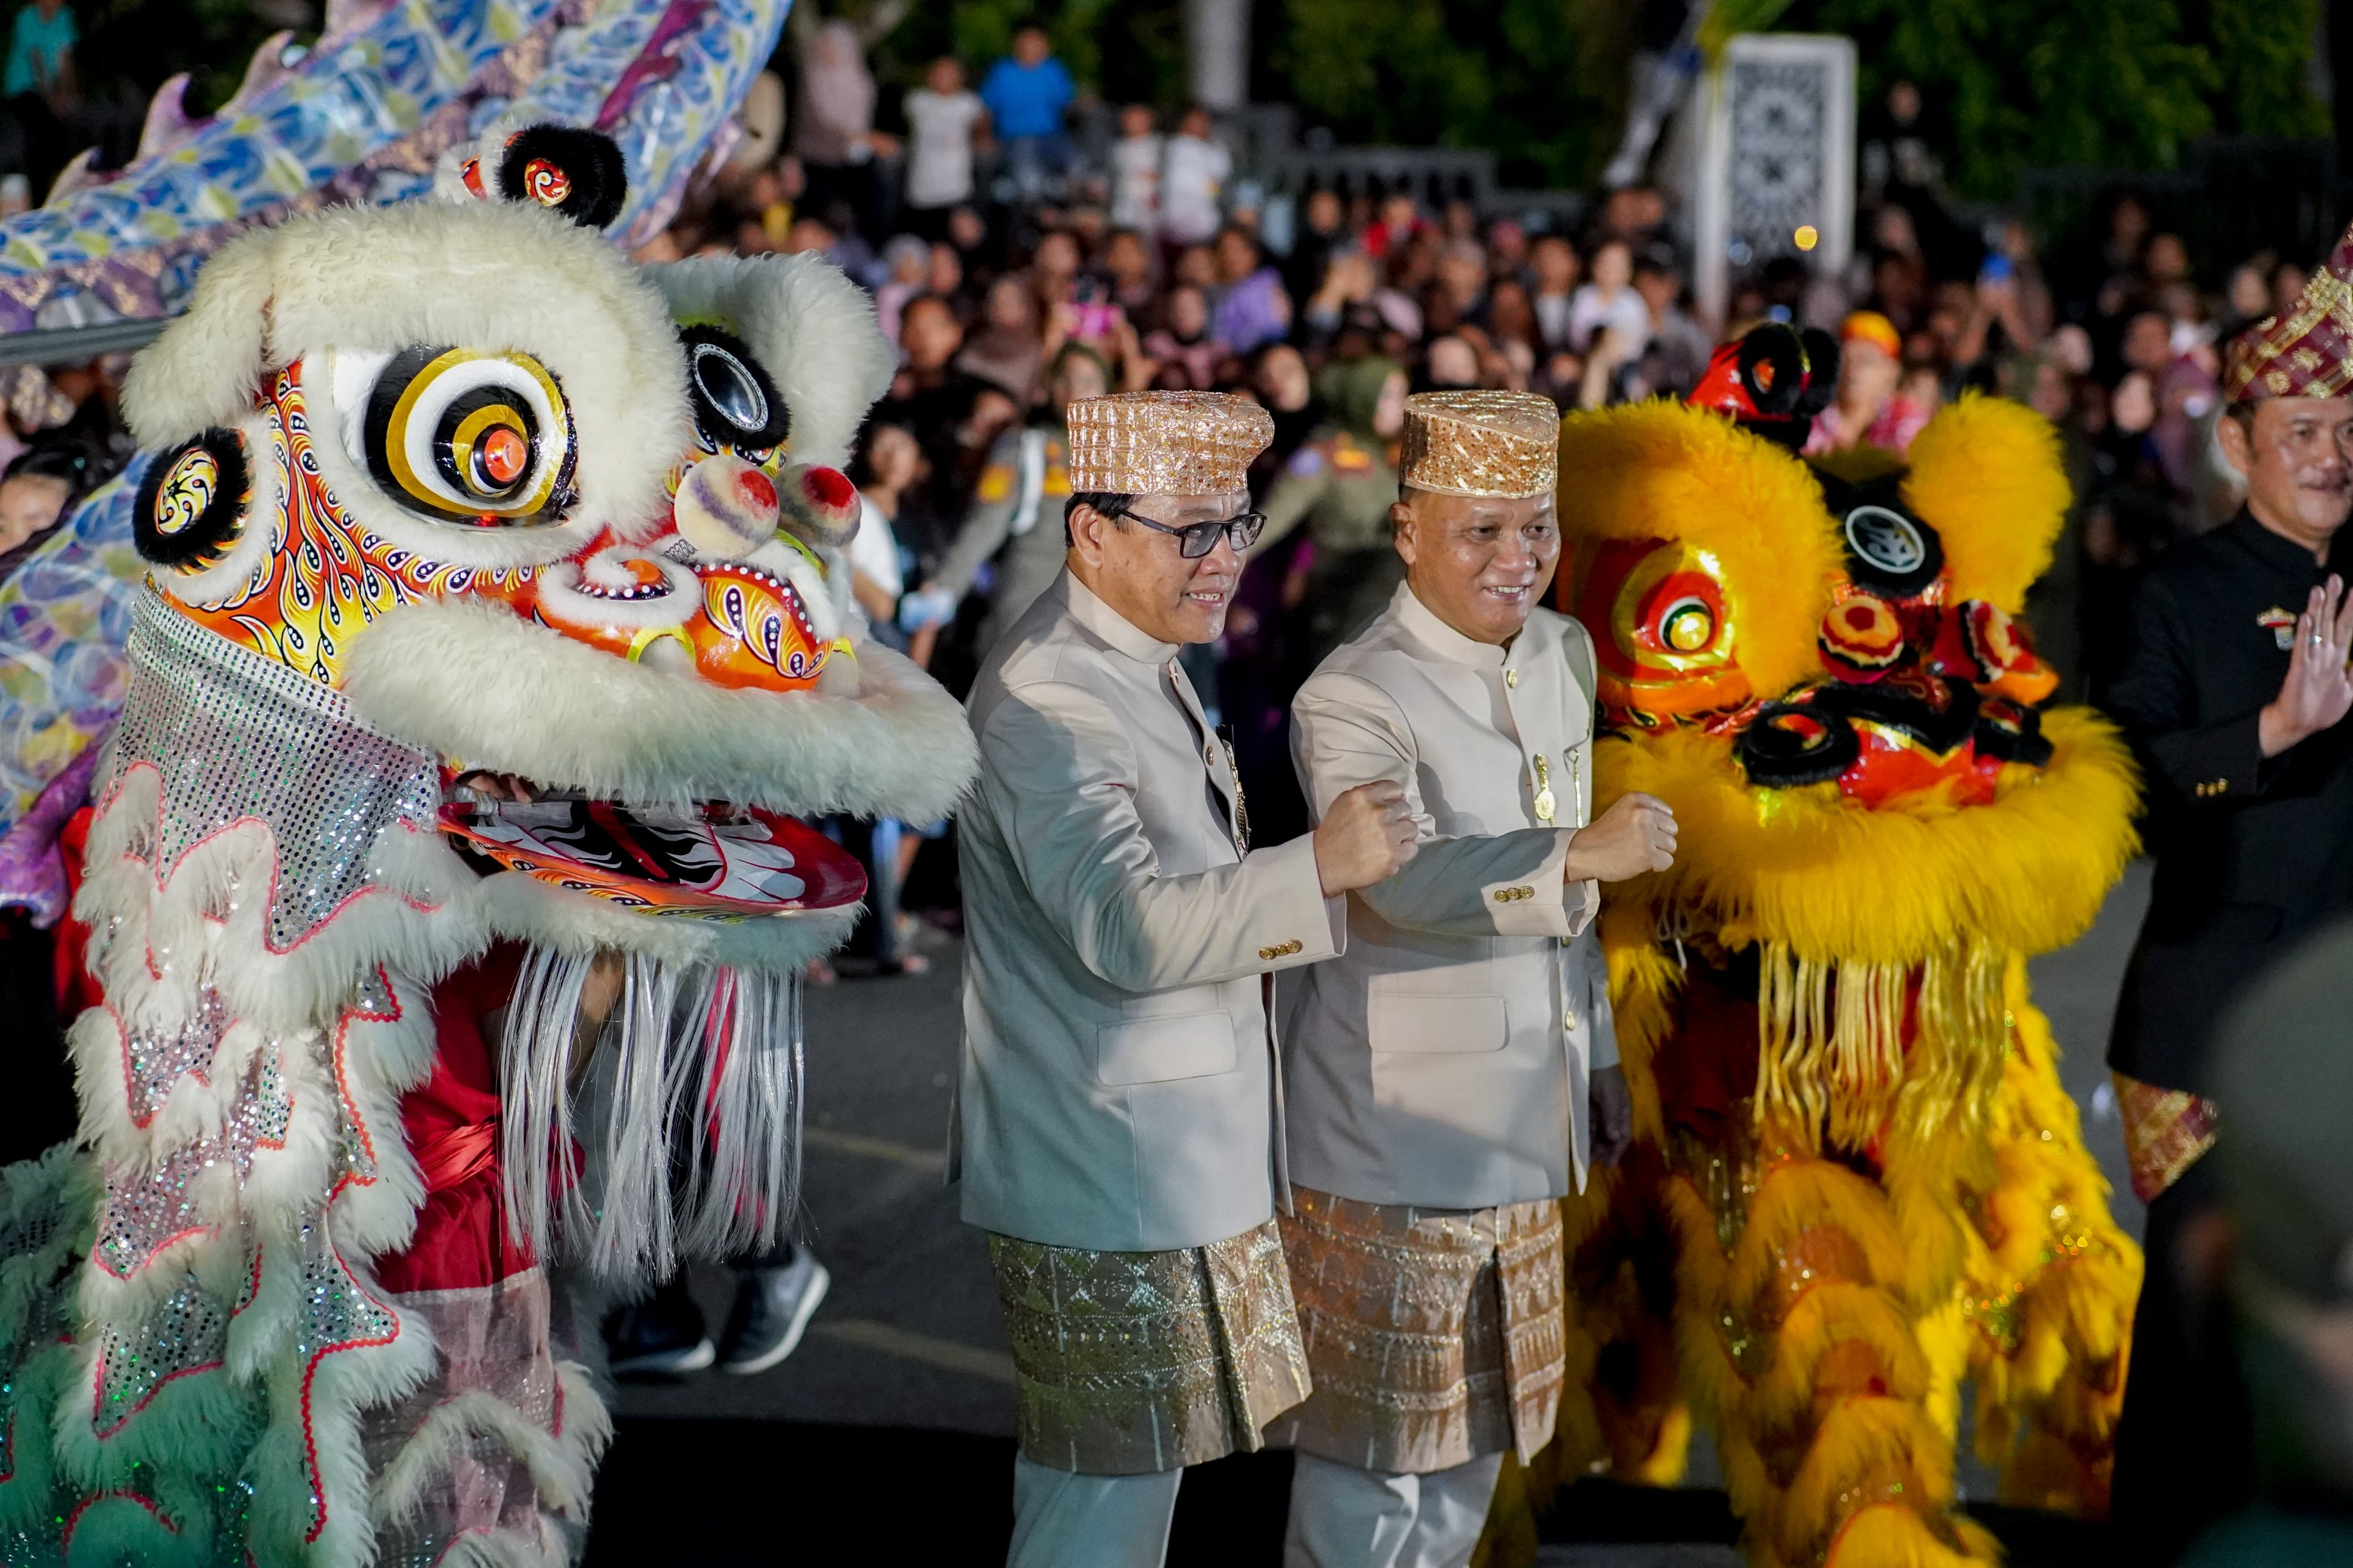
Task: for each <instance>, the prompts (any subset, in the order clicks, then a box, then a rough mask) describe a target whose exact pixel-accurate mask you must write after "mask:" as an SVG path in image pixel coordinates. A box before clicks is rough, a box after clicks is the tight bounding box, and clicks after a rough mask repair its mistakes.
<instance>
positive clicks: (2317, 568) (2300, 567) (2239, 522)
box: [2231, 506, 2353, 581]
mask: <svg viewBox="0 0 2353 1568" xmlns="http://www.w3.org/2000/svg"><path fill="white" fill-rule="evenodd" d="M2347 526H2348V527H2353V523H2348V525H2347ZM2231 532H2232V537H2234V538H2236V539H2237V540H2238V542H2239V543H2240V545H2241V546H2242V548H2244V549H2245V550H2246V551H2247V552H2249V553H2250V554H2252V555H2253V556H2254V557H2255V559H2256V560H2258V561H2261V562H2262V563H2263V564H2265V565H2267V566H2269V567H2271V568H2272V569H2273V570H2274V571H2278V572H2284V573H2287V574H2291V575H2293V576H2299V577H2300V576H2303V575H2305V574H2311V575H2312V577H2313V578H2314V580H2315V581H2317V580H2318V579H2319V577H2320V575H2321V574H2323V573H2325V572H2327V571H2328V570H2330V569H2331V568H2333V567H2335V566H2336V565H2337V561H2338V559H2339V557H2341V556H2343V555H2345V554H2347V553H2348V551H2347V550H2346V549H2345V548H2344V547H2343V546H2341V545H2339V544H2338V543H2337V542H2336V541H2335V540H2332V541H2331V542H2330V544H2329V551H2328V565H2327V566H2321V565H2318V564H2316V563H2315V562H2314V561H2313V559H2312V552H2311V551H2309V550H2306V548H2305V547H2304V546H2303V545H2301V544H2298V543H2297V542H2295V540H2293V539H2290V538H2288V537H2287V536H2286V535H2285V534H2280V533H2274V532H2273V531H2271V530H2270V529H2268V528H2265V527H2264V526H2263V524H2262V523H2260V522H2257V521H2255V514H2254V513H2253V511H2251V510H2248V509H2247V508H2245V507H2243V506H2242V507H2241V508H2240V509H2239V515H2238V516H2236V517H2234V518H2232V520H2231ZM2344 538H2345V534H2344V533H2343V531H2339V532H2338V533H2337V540H2342V539H2344Z"/></svg>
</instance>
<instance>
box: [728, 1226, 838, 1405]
mask: <svg viewBox="0 0 2353 1568" xmlns="http://www.w3.org/2000/svg"><path fill="white" fill-rule="evenodd" d="M735 1279H736V1284H735V1307H734V1310H733V1311H731V1312H729V1313H728V1314H727V1332H726V1334H725V1335H724V1336H723V1344H724V1347H725V1348H724V1349H723V1350H722V1351H721V1352H720V1353H719V1366H720V1370H722V1371H723V1372H732V1373H738V1374H740V1375H749V1374H750V1373H755V1372H765V1371H767V1370H768V1369H769V1368H770V1367H772V1366H774V1365H776V1363H778V1362H780V1361H782V1360H784V1359H785V1358H786V1356H788V1355H790V1354H792V1353H793V1352H794V1350H795V1349H796V1348H797V1347H798V1346H799V1344H800V1342H801V1334H802V1332H803V1331H806V1330H807V1328H808V1324H809V1319H811V1318H813V1317H815V1316H816V1315H817V1309H818V1302H820V1301H822V1300H825V1292H826V1288H827V1287H828V1286H829V1285H831V1284H832V1283H833V1276H832V1275H830V1274H828V1273H827V1272H826V1268H825V1265H824V1264H822V1263H819V1262H818V1260H817V1258H815V1257H813V1256H812V1255H811V1254H810V1253H809V1251H808V1249H807V1247H801V1248H797V1249H796V1250H795V1252H794V1253H793V1257H792V1261H790V1262H789V1263H781V1264H777V1265H776V1266H775V1267H773V1268H743V1269H738V1270H737V1271H736V1276H735Z"/></svg>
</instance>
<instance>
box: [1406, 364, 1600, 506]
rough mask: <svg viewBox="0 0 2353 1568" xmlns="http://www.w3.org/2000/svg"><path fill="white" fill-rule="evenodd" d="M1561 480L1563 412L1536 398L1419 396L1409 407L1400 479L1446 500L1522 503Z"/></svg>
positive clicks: (1514, 395)
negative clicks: (1487, 498)
mask: <svg viewBox="0 0 2353 1568" xmlns="http://www.w3.org/2000/svg"><path fill="white" fill-rule="evenodd" d="M1559 473H1560V410H1558V409H1557V408H1556V407H1554V406H1553V401H1552V399H1551V398H1549V397H1546V396H1543V395H1539V394H1537V393H1534V392H1476V391H1472V392H1417V393H1415V394H1414V395H1412V396H1411V397H1409V398H1407V399H1406V400H1405V456H1404V460H1403V461H1402V462H1400V463H1399V464H1398V480H1399V481H1400V482H1401V483H1404V484H1408V485H1410V486H1412V487H1413V488H1414V489H1418V490H1434V491H1436V492H1437V493H1438V494H1440V495H1447V496H1496V497H1500V498H1503V499H1504V500H1519V499H1520V498H1522V497H1524V496H1540V495H1544V494H1546V493H1547V492H1549V491H1550V490H1551V489H1552V487H1553V480H1554V479H1556V478H1557V477H1558V476H1559Z"/></svg>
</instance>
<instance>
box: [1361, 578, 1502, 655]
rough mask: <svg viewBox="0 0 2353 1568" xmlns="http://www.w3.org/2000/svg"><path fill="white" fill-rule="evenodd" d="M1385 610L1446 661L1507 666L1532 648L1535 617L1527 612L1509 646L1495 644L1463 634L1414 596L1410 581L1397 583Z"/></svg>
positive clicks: (1423, 644)
mask: <svg viewBox="0 0 2353 1568" xmlns="http://www.w3.org/2000/svg"><path fill="white" fill-rule="evenodd" d="M1389 614H1390V615H1391V616H1395V617H1396V618H1397V623H1398V625H1399V626H1403V627H1404V628H1405V629H1406V631H1407V632H1409V634H1411V636H1412V637H1413V639H1414V641H1416V642H1418V643H1419V644H1421V646H1422V647H1426V648H1428V649H1429V650H1430V652H1431V653H1433V654H1436V655H1437V656H1438V657H1439V658H1442V659H1444V660H1445V661H1446V662H1447V663H1449V664H1460V665H1465V666H1468V667H1469V668H1472V669H1498V668H1511V667H1512V666H1513V665H1514V664H1516V663H1520V662H1523V661H1525V659H1526V658H1527V656H1528V655H1529V654H1530V653H1532V652H1533V651H1535V647H1534V645H1535V639H1534V638H1533V637H1531V636H1530V634H1531V633H1532V632H1534V630H1535V616H1529V617H1528V624H1527V626H1525V627H1524V628H1522V630H1521V632H1520V635H1519V636H1518V637H1514V638H1513V639H1512V644H1511V646H1510V647H1497V646H1496V645H1495V644H1493V643H1491V642H1481V641H1479V640H1478V639H1477V638H1475V637H1464V636H1463V635H1462V634H1461V632H1458V631H1456V630H1455V629H1454V628H1453V627H1452V626H1448V625H1447V624H1446V623H1445V622H1444V621H1441V620H1440V619H1439V618H1438V615H1437V612H1435V611H1433V610H1432V609H1431V608H1430V606H1429V605H1425V604H1423V603H1422V602H1421V601H1420V600H1419V599H1418V598H1416V597H1415V596H1414V592H1413V587H1412V585H1411V584H1406V583H1400V584H1398V588H1397V594H1396V596H1395V597H1393V598H1391V599H1390V600H1389Z"/></svg>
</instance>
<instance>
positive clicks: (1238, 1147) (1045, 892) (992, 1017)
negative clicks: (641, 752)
mask: <svg viewBox="0 0 2353 1568" xmlns="http://www.w3.org/2000/svg"><path fill="white" fill-rule="evenodd" d="M1069 427H1070V446H1069V465H1070V474H1071V488H1072V490H1073V491H1074V492H1075V493H1074V494H1073V495H1072V496H1071V500H1070V502H1069V503H1068V506H1067V508H1066V510H1065V513H1064V516H1065V527H1066V529H1067V531H1068V537H1069V541H1070V551H1069V556H1068V559H1067V562H1066V563H1065V566H1064V568H1063V572H1062V574H1061V576H1060V578H1058V579H1057V580H1056V581H1055V583H1054V584H1053V585H1052V586H1051V587H1050V588H1049V589H1047V591H1046V592H1045V594H1044V595H1042V596H1040V597H1039V600H1038V601H1037V603H1035V604H1034V605H1031V606H1030V607H1029V610H1028V611H1027V612H1026V613H1025V614H1024V615H1023V616H1022V617H1021V618H1020V619H1019V620H1018V622H1016V623H1015V624H1014V626H1013V627H1012V629H1011V630H1010V631H1009V632H1008V633H1007V635H1006V637H1005V638H1004V639H1003V640H1002V641H1001V642H999V643H998V645H997V647H996V648H995V649H994V650H992V652H991V653H990V655H989V657H988V659H987V663H986V664H985V665H984V667H983V668H982V670H981V674H980V679H979V680H978V682H977V683H976V685H975V686H974V688H973V693H972V698H971V701H970V704H969V713H970V717H971V721H972V725H973V729H974V730H975V731H976V732H977V734H978V735H979V737H980V752H981V775H980V783H979V785H978V787H977V789H976V794H975V795H974V797H973V799H972V800H971V802H970V804H969V805H968V806H967V807H966V809H965V812H964V814H963V815H962V816H961V817H960V818H959V821H958V833H959V843H960V847H961V850H962V855H963V865H964V888H965V913H966V929H967V931H968V933H969V935H968V942H969V946H968V947H967V950H966V953H965V999H964V1017H965V1042H964V1060H963V1070H962V1076H961V1080H960V1089H959V1106H958V1112H957V1124H958V1131H959V1133H960V1146H959V1150H958V1155H959V1163H960V1167H961V1173H962V1178H963V1182H964V1189H965V1191H964V1217H965V1219H966V1220H967V1221H969V1222H970V1223H972V1224H974V1225H976V1226H980V1227H981V1228H982V1229H983V1230H985V1231H987V1233H988V1246H989V1258H990V1262H991V1265H992V1267H993V1268H994V1269H995V1272H996V1276H997V1296H998V1300H999V1301H1000V1302H1001V1304H1002V1305H1003V1308H1004V1310H1005V1316H1006V1323H1007V1327H1008V1331H1009V1332H1010V1336H1011V1339H1012V1342H1013V1361H1014V1369H1015V1372H1016V1373H1017V1376H1018V1393H1019V1401H1020V1405H1019V1421H1018V1430H1019V1453H1018V1457H1017V1458H1016V1460H1015V1468H1014V1531H1013V1547H1012V1552H1011V1554H1010V1557H1009V1559H1008V1561H1009V1562H1010V1563H1013V1564H1016V1565H1018V1568H1031V1565H1044V1564H1063V1563H1068V1564H1073V1565H1076V1564H1085V1565H1087V1568H1128V1565H1131V1564H1133V1565H1136V1568H1152V1565H1155V1564H1157V1563H1160V1562H1161V1560H1162V1556H1163V1553H1164V1551H1165V1548H1166V1543H1167V1535H1168V1521H1169V1519H1170V1516H1171V1510H1173V1508H1174V1505H1175V1502H1176V1487H1177V1482H1178V1480H1179V1479H1180V1478H1181V1476H1182V1474H1183V1469H1182V1468H1183V1467H1184V1466H1187V1465H1191V1464H1198V1463H1201V1462H1203V1461H1205V1460H1208V1459H1214V1458H1219V1457H1220V1456H1222V1455H1224V1454H1227V1453H1230V1452H1233V1451H1236V1450H1241V1449H1252V1448H1256V1447H1260V1446H1261V1436H1260V1429H1261V1427H1262V1426H1264V1425H1265V1424H1266V1423H1267V1422H1269V1421H1270V1420H1271V1419H1273V1418H1274V1416H1275V1415H1278V1414H1279V1413H1280V1412H1282V1410H1283V1409H1285V1408H1287V1407H1288V1406H1290V1405H1295V1404H1297V1403H1298V1402H1299V1400H1300V1399H1301V1398H1302V1397H1303V1396H1304V1395H1305V1394H1306V1392H1307V1373H1306V1364H1305V1362H1304V1360H1303V1356H1302V1354H1301V1351H1300V1343H1299V1328H1298V1321H1297V1319H1296V1317H1295V1315H1294V1313H1293V1305H1292V1298H1291V1289H1290V1283H1289V1280H1288V1278H1287V1276H1286V1274H1285V1271H1284V1267H1283V1258H1282V1241H1281V1238H1280V1237H1278V1235H1277V1234H1276V1231H1275V1228H1274V1226H1273V1224H1272V1220H1273V1215H1274V1206H1275V1197H1276V1194H1277V1193H1278V1192H1280V1191H1282V1190H1284V1177H1283V1174H1282V1168H1281V1150H1282V1144H1281V1138H1280V1118H1281V1107H1282V1095H1281V1089H1280V1086H1279V1079H1278V1078H1277V1063H1276V1060H1275V1057H1274V1051H1273V1038H1272V1035H1271V1028H1270V1024H1269V1019H1268V1016H1267V1010H1266V1006H1265V998H1266V995H1267V992H1268V989H1269V977H1270V976H1271V974H1272V973H1274V972H1275V971H1276V970H1279V969H1284V968H1290V967H1293V966H1295V965H1299V964H1305V963H1314V962H1315V961H1317V960H1319V959H1324V958H1329V957H1331V956H1332V955H1333V954H1334V953H1336V952H1339V951H1340V948H1341V945H1342V943H1343V942H1344V940H1345V922H1344V919H1343V916H1342V913H1341V903H1340V900H1341V897H1342V896H1343V895H1344V894H1345V893H1346V892H1348V891H1349V890H1350V889H1356V888H1361V887H1365V886H1366V885H1368V884H1370V883H1373V882H1377V881H1379V880H1380V879H1383V878H1385V877H1388V876H1389V875H1390V874H1391V873H1392V872H1394V871H1395V870H1396V869H1397V868H1398V866H1400V865H1402V864H1403V863H1404V862H1405V861H1406V860H1407V859H1408V858H1410V857H1411V855H1412V853H1413V830H1412V826H1411V824H1410V822H1409V820H1408V819H1407V816H1406V813H1405V805H1404V799H1403V795H1402V794H1401V793H1400V791H1399V790H1398V787H1397V786H1396V785H1395V784H1386V783H1384V784H1368V785H1366V787H1364V788H1361V789H1357V790H1354V791H1350V792H1348V793H1347V794H1346V795H1345V796H1344V797H1341V798H1336V799H1335V800H1334V801H1333V802H1332V803H1331V808H1330V809H1329V810H1328V811H1327V812H1326V813H1325V816H1324V823H1323V826H1320V827H1318V828H1317V829H1316V831H1315V832H1314V834H1312V835H1308V836H1306V837H1301V838H1296V839H1293V840H1292V841H1291V842H1290V843H1287V844H1280V845H1276V846H1273V847H1269V848H1263V849H1252V848H1251V847H1250V844H1249V821H1248V817H1247V815H1246V813H1245V810H1244V806H1243V802H1242V799H1241V795H1240V790H1239V789H1238V788H1237V787H1236V785H1235V783H1234V774H1233V769H1232V764H1231V762H1230V760H1229V758H1228V756H1227V754H1226V752H1225V750H1224V748H1223V747H1222V746H1221V745H1220V744H1219V741H1218V739H1217V737H1216V736H1215V735H1214V734H1213V733H1212V732H1211V731H1210V730H1209V727H1208V723H1207V722H1206V721H1205V720H1204V719H1203V717H1202V711H1201V705H1200V702H1199V701H1198V699H1197V698H1196V697H1195V695H1194V692H1193V689H1192V687H1191V685H1190V684H1189V683H1188V682H1187V679H1186V678H1185V673H1184V671H1183V669H1182V668H1179V666H1178V664H1177V662H1176V654H1177V650H1178V649H1179V647H1181V646H1183V645H1184V644H1187V643H1196V642H1208V641H1209V640H1211V639H1212V638H1214V637H1217V636H1218V635H1219V633H1220V632H1221V631H1222V630H1223V629H1224V626H1225V619H1226V609H1227V605H1229V603H1230V602H1231V600H1232V597H1233V592H1234V586H1235V584H1236V582H1237V581H1238V580H1239V579H1240V574H1241V554H1240V552H1241V551H1242V550H1244V549H1246V548H1248V546H1249V543H1250V540H1251V538H1253V537H1254V536H1255V534H1256V531H1257V529H1258V527H1259V521H1258V520H1257V519H1256V518H1255V517H1253V516H1251V515H1250V514H1248V513H1246V512H1244V511H1243V510H1241V509H1242V508H1243V506H1245V505H1246V504H1247V500H1248V493H1247V490H1246V489H1245V483H1244V479H1245V474H1246V471H1247V469H1248V468H1249V466H1250V459H1251V458H1254V457H1256V456H1257V455H1258V454H1259V452H1260V451H1261V450H1262V449H1263V448H1264V447H1265V446H1266V444H1267V442H1268V440H1269V439H1270V438H1271V436H1272V433H1273V425H1272V421H1271V419H1270V418H1269V417H1268V416H1267V415H1266V413H1265V412H1264V411H1263V410H1262V409H1261V408H1259V407H1258V406H1257V405H1254V404H1250V403H1249V402H1247V401H1245V400H1243V399H1240V398H1236V397H1228V396H1221V395H1215V394H1208V393H1143V394H1134V395H1122V396H1116V397H1101V398H1090V399H1086V400H1083V401H1080V402H1076V403H1073V404H1071V407H1070V412H1069Z"/></svg>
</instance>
